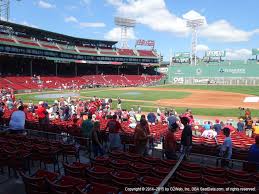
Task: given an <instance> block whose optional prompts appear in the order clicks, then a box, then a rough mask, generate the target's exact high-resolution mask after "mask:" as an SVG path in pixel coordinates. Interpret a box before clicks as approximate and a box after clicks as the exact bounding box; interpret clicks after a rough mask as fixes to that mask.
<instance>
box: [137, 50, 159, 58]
mask: <svg viewBox="0 0 259 194" xmlns="http://www.w3.org/2000/svg"><path fill="white" fill-rule="evenodd" d="M137 51H138V54H139V56H143V57H156V55H155V53H154V51H152V50H137Z"/></svg>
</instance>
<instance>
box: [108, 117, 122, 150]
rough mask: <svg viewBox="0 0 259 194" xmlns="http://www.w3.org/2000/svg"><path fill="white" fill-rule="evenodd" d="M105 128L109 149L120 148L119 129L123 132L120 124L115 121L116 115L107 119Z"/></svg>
mask: <svg viewBox="0 0 259 194" xmlns="http://www.w3.org/2000/svg"><path fill="white" fill-rule="evenodd" d="M105 130H108V131H109V142H110V150H111V151H112V150H118V149H120V148H121V139H120V133H119V132H120V131H122V132H124V130H123V129H122V127H121V124H120V123H119V122H118V121H117V115H113V116H112V119H111V120H109V121H108V123H107V125H106V127H105Z"/></svg>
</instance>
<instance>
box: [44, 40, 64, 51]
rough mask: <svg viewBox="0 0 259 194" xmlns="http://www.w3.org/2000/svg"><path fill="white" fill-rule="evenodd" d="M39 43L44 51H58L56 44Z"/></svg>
mask: <svg viewBox="0 0 259 194" xmlns="http://www.w3.org/2000/svg"><path fill="white" fill-rule="evenodd" d="M39 43H40V45H41V46H42V47H43V48H45V49H49V50H56V51H60V49H59V47H58V46H57V44H56V43H51V42H47V41H39Z"/></svg>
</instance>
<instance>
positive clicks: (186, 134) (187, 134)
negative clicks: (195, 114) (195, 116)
mask: <svg viewBox="0 0 259 194" xmlns="http://www.w3.org/2000/svg"><path fill="white" fill-rule="evenodd" d="M181 123H182V124H183V125H184V129H183V131H182V136H181V152H182V153H185V159H186V160H189V155H190V152H191V148H192V128H191V126H190V125H189V119H188V118H187V117H182V118H181Z"/></svg>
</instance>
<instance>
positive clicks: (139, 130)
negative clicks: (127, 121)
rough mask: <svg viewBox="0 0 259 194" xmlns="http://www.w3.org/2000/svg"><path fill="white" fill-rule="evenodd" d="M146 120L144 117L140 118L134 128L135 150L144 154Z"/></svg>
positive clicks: (146, 135)
mask: <svg viewBox="0 0 259 194" xmlns="http://www.w3.org/2000/svg"><path fill="white" fill-rule="evenodd" d="M146 124H147V121H146V120H144V119H141V120H140V123H139V124H138V125H137V126H136V128H135V133H134V142H135V150H136V153H137V154H140V155H144V154H145V150H146V146H147V143H148V134H147V131H146V129H145V127H146Z"/></svg>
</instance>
